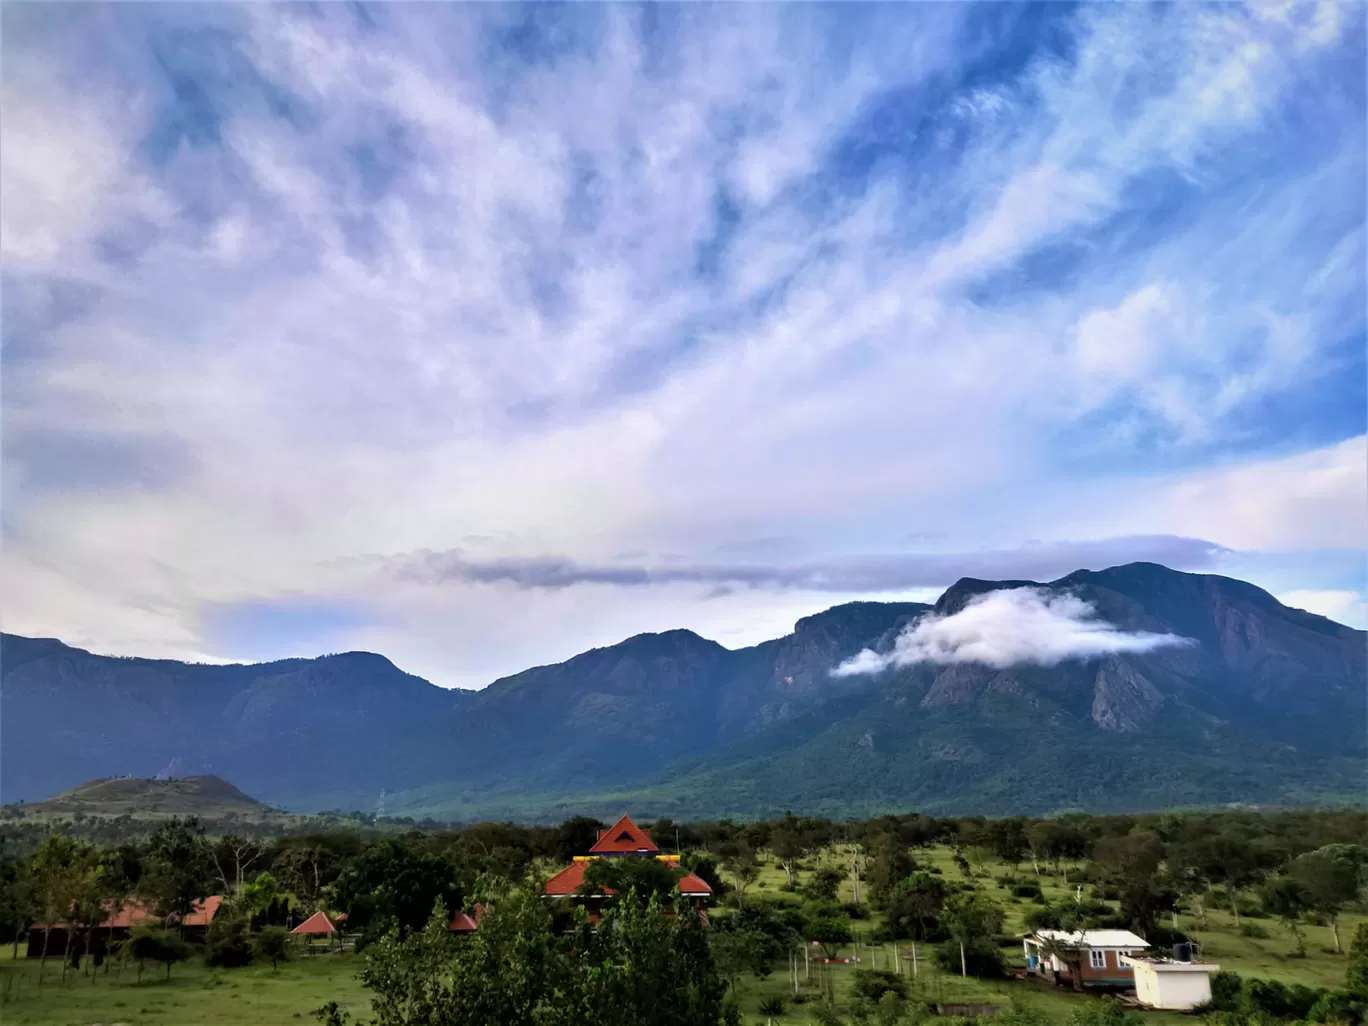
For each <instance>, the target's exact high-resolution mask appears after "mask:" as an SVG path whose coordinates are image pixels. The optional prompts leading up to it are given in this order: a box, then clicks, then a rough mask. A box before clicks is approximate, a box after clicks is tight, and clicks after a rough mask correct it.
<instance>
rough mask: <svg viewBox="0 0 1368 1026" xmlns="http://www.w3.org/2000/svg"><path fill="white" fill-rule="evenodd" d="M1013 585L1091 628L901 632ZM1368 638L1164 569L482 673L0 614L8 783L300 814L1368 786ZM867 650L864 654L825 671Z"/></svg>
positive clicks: (1225, 793)
mask: <svg viewBox="0 0 1368 1026" xmlns="http://www.w3.org/2000/svg"><path fill="white" fill-rule="evenodd" d="M1019 589H1030V590H1031V591H1030V594H1031V595H1032V596H1033V600H1034V601H1036V602H1037V604H1038V605H1039V604H1043V605H1044V607H1045V608H1047V609H1048V608H1052V607H1051V604H1052V603H1055V604H1058V603H1061V602H1064V601H1067V602H1069V603H1072V604H1073V605H1072V606H1071V607H1070V608H1073V609H1075V610H1077V609H1078V608H1083V609H1086V610H1090V613H1091V615H1090V617H1089V618H1088V619H1087V621H1086V623H1084V624H1083V628H1084V629H1082V630H1081V633H1082V635H1084V637H1083V641H1082V645H1083V648H1081V649H1080V650H1079V651H1077V652H1071V653H1070V652H1066V653H1064V654H1063V655H1060V653H1058V652H1056V653H1055V654H1054V656H1051V657H1050V658H1036V659H1021V660H1017V661H1004V660H1003V659H1002V658H977V657H975V654H974V653H975V651H976V650H975V649H974V648H973V647H972V642H973V641H974V639H973V638H972V637H971V638H970V639H969V641H970V643H971V644H970V647H968V648H963V649H961V650H957V651H948V652H947V651H940V652H939V653H932V654H930V655H926V656H916V655H914V656H910V657H909V656H907V655H906V653H905V652H904V649H905V648H906V646H907V643H908V639H909V638H911V639H912V640H913V641H916V639H917V638H919V637H921V636H922V635H923V634H925V633H926V632H927V631H933V630H941V631H942V632H943V629H944V628H947V627H950V626H955V625H959V624H961V623H965V624H968V627H966V628H964V629H970V630H971V633H972V629H973V624H972V623H970V622H969V620H967V619H966V614H967V612H974V611H975V610H977V611H978V612H980V613H981V612H982V611H983V609H984V608H985V607H984V605H983V603H984V602H985V600H986V599H987V598H988V597H990V596H994V595H1000V593H1003V592H1009V591H1017V590H1019ZM1054 608H1058V606H1057V605H1056V607H1054ZM957 618H958V619H957ZM1045 626H1048V623H1047V624H1046V625H1045ZM1074 627H1075V628H1077V627H1078V624H1077V623H1075V624H1074ZM1037 628H1039V625H1037ZM1037 628H1032V631H1035V632H1036V633H1039V630H1038V629H1037ZM1099 632H1100V634H1101V635H1104V637H1103V640H1102V641H1101V642H1098V641H1097V640H1096V639H1097V637H1099ZM1079 633H1080V631H1079V630H1075V631H1074V634H1079ZM1071 636H1072V635H1071ZM1117 637H1119V638H1120V639H1121V640H1120V641H1115V640H1109V639H1115V638H1117ZM1135 639H1159V640H1157V641H1153V643H1150V642H1143V643H1142V642H1141V641H1137V640H1135ZM989 640H991V639H989ZM1025 640H1026V641H1027V642H1028V643H1035V641H1037V640H1039V639H1037V638H1035V636H1034V634H1033V633H1032V632H1028V633H1027V635H1026V636H1025ZM1365 640H1368V636H1366V635H1365V634H1364V632H1362V631H1358V630H1354V629H1352V628H1349V627H1346V626H1343V625H1341V624H1337V623H1335V622H1333V621H1331V620H1328V619H1326V618H1324V617H1321V616H1317V615H1315V614H1312V613H1308V612H1304V611H1302V610H1298V609H1292V608H1289V607H1287V606H1284V605H1282V604H1281V603H1280V602H1278V601H1277V599H1275V598H1274V597H1273V596H1272V595H1270V594H1268V593H1267V592H1265V591H1263V590H1261V589H1259V588H1257V587H1255V586H1253V585H1250V584H1247V583H1245V582H1243V581H1238V580H1234V579H1231V578H1226V577H1219V576H1213V575H1197V574H1187V573H1180V572H1177V571H1174V570H1170V569H1167V568H1165V567H1162V566H1158V565H1156V564H1151V563H1133V564H1128V565H1125V566H1119V567H1112V568H1110V569H1107V570H1102V571H1085V570H1080V571H1077V572H1075V573H1072V574H1069V575H1068V576H1066V577H1063V578H1061V579H1059V580H1056V581H1052V582H1048V583H1036V582H1030V581H997V582H993V581H978V580H973V579H967V578H966V579H963V580H960V581H959V582H958V583H956V584H955V585H954V586H952V587H951V588H950V589H948V590H947V591H946V592H945V594H943V595H942V596H941V597H940V599H939V600H938V601H937V602H936V603H935V604H934V605H926V604H921V603H913V602H897V603H890V602H853V603H848V604H845V605H839V606H836V607H834V608H832V609H828V610H827V611H825V612H823V613H819V614H817V615H814V616H809V617H805V618H803V619H801V620H799V621H798V623H797V624H796V625H795V626H794V630H793V632H792V633H791V634H789V635H787V636H786V637H783V638H778V639H775V640H772V641H767V642H764V643H762V644H759V645H756V646H753V647H750V648H744V649H736V650H731V649H727V648H724V647H723V646H721V645H719V644H717V643H716V642H713V641H709V640H707V639H705V638H702V637H700V636H698V635H697V634H694V633H692V632H691V631H687V630H673V631H666V632H664V633H661V634H643V635H638V636H636V637H633V638H629V639H627V640H626V641H623V642H621V643H620V644H617V645H612V646H609V647H607V648H600V649H594V650H592V651H588V652H584V653H582V654H580V655H577V656H575V657H574V658H572V659H570V660H568V661H566V662H563V663H559V664H556V665H553V666H541V667H536V668H534V669H529V670H525V671H523V672H521V673H518V674H515V675H513V676H511V677H505V678H503V679H501V680H498V681H495V682H494V683H492V684H491V685H489V686H488V687H486V688H484V689H482V690H480V691H452V690H445V689H442V688H438V687H436V686H434V685H432V684H430V683H428V682H427V681H424V680H422V679H421V678H418V677H415V676H413V675H411V674H407V673H404V672H403V671H401V670H400V669H398V668H397V667H395V666H394V664H393V663H391V662H390V661H389V660H387V659H385V658H384V657H382V656H379V655H374V654H371V653H365V652H349V653H344V654H339V655H328V656H323V657H320V658H316V659H287V660H281V661H278V662H271V663H262V664H257V665H231V666H218V665H204V664H187V663H180V662H174V661H169V660H153V659H138V658H114V657H109V656H100V655H94V654H92V653H90V652H86V651H83V650H81V649H77V648H73V647H70V646H68V645H65V644H63V643H62V642H60V641H56V640H51V639H32V638H23V637H18V636H15V635H3V636H2V637H0V797H3V800H4V801H5V802H13V801H16V800H20V799H23V800H34V799H39V798H43V797H45V796H47V795H50V794H52V793H54V792H56V791H60V790H63V789H65V788H69V787H72V786H74V785H76V784H79V783H81V782H82V781H86V780H89V779H91V778H96V777H112V776H121V775H125V774H133V775H135V776H152V775H154V774H160V775H161V776H164V777H165V776H173V777H175V776H189V775H192V774H209V773H212V774H215V775H217V776H219V777H222V778H225V779H226V780H231V781H232V782H233V784H234V785H236V786H237V787H240V788H242V789H243V790H244V791H246V792H247V793H249V794H252V795H254V796H256V797H259V798H261V799H263V800H265V801H268V802H270V803H271V804H273V805H277V806H283V807H286V808H289V809H291V810H294V811H299V812H311V811H317V810H321V809H331V808H336V809H343V810H350V809H360V810H364V811H383V812H384V813H385V814H388V815H432V816H437V817H439V818H445V819H473V818H499V819H522V820H551V819H559V818H562V817H564V816H567V815H571V814H576V813H581V812H585V813H593V814H601V815H602V814H611V813H614V812H620V811H621V810H622V809H624V808H630V809H631V810H632V811H633V813H634V814H640V815H645V816H648V817H650V816H660V815H669V816H673V817H676V818H700V817H711V816H735V817H746V816H758V815H771V814H777V813H780V812H783V811H784V810H786V809H792V810H794V811H802V812H809V813H822V814H827V815H837V816H839V815H869V814H875V813H878V812H881V811H893V810H897V811H907V810H922V811H926V812H936V813H951V812H953V813H982V814H990V815H991V814H1004V813H1011V812H1022V813H1027V812H1030V813H1049V812H1057V811H1061V810H1065V809H1088V810H1093V811H1118V810H1140V809H1154V808H1164V807H1175V806H1195V805H1208V806H1209V805H1218V804H1228V803H1250V804H1308V803H1327V802H1333V803H1338V802H1354V801H1359V800H1361V798H1362V795H1363V793H1364V783H1365V780H1364V772H1365V767H1368V745H1366V744H1365V731H1364V724H1365V719H1366V717H1368V659H1366V658H1365V652H1366V649H1365ZM1089 645H1091V646H1092V647H1091V648H1089V647H1088V646H1089ZM900 652H903V656H902V657H899V655H898V654H899V653H900ZM861 653H864V654H863V655H861ZM857 656H859V657H860V661H861V662H862V663H863V664H865V666H866V667H868V668H869V670H870V672H856V673H839V674H838V673H833V671H834V670H836V669H837V668H838V667H841V666H842V665H843V664H847V663H848V661H850V660H852V659H853V658H855V657H857Z"/></svg>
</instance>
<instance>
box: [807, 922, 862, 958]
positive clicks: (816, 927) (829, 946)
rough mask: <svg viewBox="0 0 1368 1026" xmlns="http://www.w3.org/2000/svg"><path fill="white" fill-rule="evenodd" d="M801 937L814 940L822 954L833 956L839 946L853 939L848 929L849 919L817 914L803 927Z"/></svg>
mask: <svg viewBox="0 0 1368 1026" xmlns="http://www.w3.org/2000/svg"><path fill="white" fill-rule="evenodd" d="M803 939H804V940H807V941H815V942H816V943H817V944H818V945H820V946H821V949H822V954H824V955H826V957H827V958H835V957H836V956H837V954H838V953H839V952H840V950H841V948H843V947H845V946H846V945H847V944H849V943H850V942H851V941H852V940H853V939H854V934H853V933H851V930H850V920H849V919H845V918H843V917H840V916H818V917H817V918H815V919H813V920H811V921H809V922H808V924H807V926H805V927H804V928H803Z"/></svg>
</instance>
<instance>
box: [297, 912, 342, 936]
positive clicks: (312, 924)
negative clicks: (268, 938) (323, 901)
mask: <svg viewBox="0 0 1368 1026" xmlns="http://www.w3.org/2000/svg"><path fill="white" fill-rule="evenodd" d="M290 932H291V933H298V934H304V935H307V936H310V937H317V936H319V935H321V934H328V933H335V932H337V931H336V927H334V926H333V924H332V920H331V919H329V918H328V917H327V916H326V915H325V914H324V913H323V912H321V911H319V912H315V913H314V914H313V915H311V916H309V918H308V919H306V920H304V922H302V923H300V924H299V925H298V926H296V927H295V928H294V929H293V930H291V931H290Z"/></svg>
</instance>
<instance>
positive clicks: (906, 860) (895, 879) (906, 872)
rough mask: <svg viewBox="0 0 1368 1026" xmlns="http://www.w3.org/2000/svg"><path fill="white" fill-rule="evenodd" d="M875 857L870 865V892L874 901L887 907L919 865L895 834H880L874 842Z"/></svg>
mask: <svg viewBox="0 0 1368 1026" xmlns="http://www.w3.org/2000/svg"><path fill="white" fill-rule="evenodd" d="M872 847H873V852H874V856H873V858H872V859H870V863H869V891H870V894H871V895H872V896H873V898H874V901H875V902H876V903H878V904H879V905H881V906H882V905H885V904H886V903H887V902H888V900H889V899H890V897H891V896H892V894H893V891H894V890H895V888H897V886H898V885H899V884H900V883H902V881H903V880H905V879H907V877H909V876H910V875H912V873H913V872H915V871H916V868H917V863H916V860H914V859H913V858H912V854H911V853H910V852H909V851H908V850H907V847H906V846H905V845H904V844H903V843H902V841H901V840H900V839H899V838H898V837H896V836H895V835H893V834H880V835H879V836H878V838H877V839H876V840H875V841H874V843H873V845H872Z"/></svg>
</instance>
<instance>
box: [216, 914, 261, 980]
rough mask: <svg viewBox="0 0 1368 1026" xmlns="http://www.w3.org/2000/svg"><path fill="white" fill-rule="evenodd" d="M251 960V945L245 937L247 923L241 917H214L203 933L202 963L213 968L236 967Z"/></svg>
mask: <svg viewBox="0 0 1368 1026" xmlns="http://www.w3.org/2000/svg"><path fill="white" fill-rule="evenodd" d="M251 961H252V945H251V942H250V941H249V940H248V939H247V923H246V921H245V920H242V919H215V920H214V921H213V922H212V923H210V924H209V931H208V933H206V934H205V935H204V964H205V965H207V966H211V967H214V968H221V969H237V968H239V967H241V966H244V965H247V964H248V963H249V962H251Z"/></svg>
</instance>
